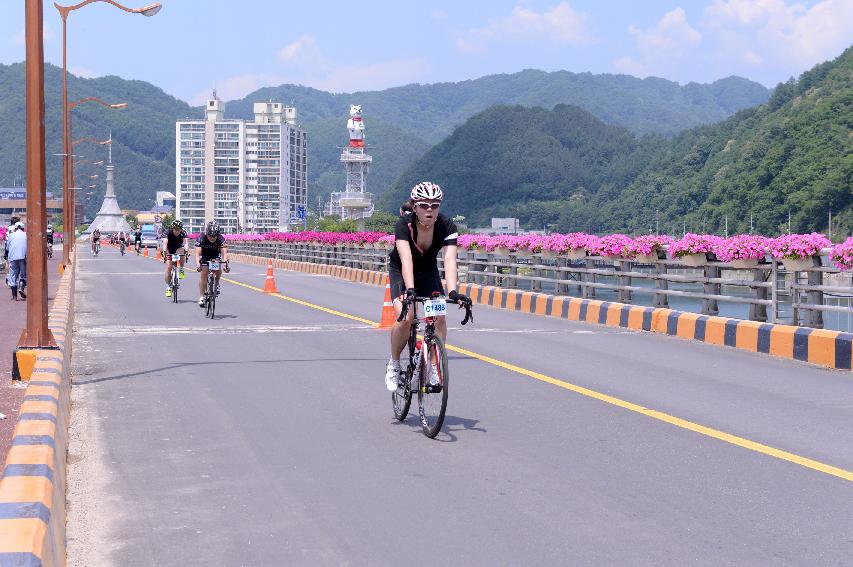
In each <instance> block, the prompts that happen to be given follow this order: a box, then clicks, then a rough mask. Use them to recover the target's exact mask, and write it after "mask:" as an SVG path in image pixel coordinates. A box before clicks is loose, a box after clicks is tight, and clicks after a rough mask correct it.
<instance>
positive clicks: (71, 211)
mask: <svg viewBox="0 0 853 567" xmlns="http://www.w3.org/2000/svg"><path fill="white" fill-rule="evenodd" d="M91 1H95V2H97V1H100V0H91ZM103 1H106V0H103ZM88 102H94V103H97V104H100V105H101V106H103V107H105V108H111V109H113V110H121V109H124V108H127V103H126V102H119V103H109V102H104V101H102V100H101V99H99V98H97V97H93V96H90V97H86V98H81V99H80V100H75V101H71V102H68V101H66V106H67V108H68V115H67V117H66V120H65V123H66V125H67V129H66V135H67V136H68V140H69V141H70V140H71V133H72V132H73V131H74V121H73V120H72V118H73V110H74V109H75V108H77V107H78V106H80V105H81V104H86V103H88ZM83 140H86V138H83V139H81V140H77V141H76V142H75V143H79V142H82V141H83ZM99 143H100V142H99ZM108 143H110V144H111V143H112V142H111V141H109V140H108ZM69 145H70V146H73V145H74V144H73V143H69ZM101 163H103V160H101ZM66 179H67V180H71V181H73V180H74V160H69V162H68V171H67V178H66ZM72 185H73V183H72ZM70 189H71V188H69V192H68V197H69V200H68V201H67V202H68V204H69V205H70V206H69V207H63V212H65V210H67V211H68V217H67V218H63V221H64V222H68V223H69V224H68V228H69V229H70V231H71V233H70V238H69V234H68V232H67V231H68V229H66V238H67V239H69V240H71V241H73V240H74V233H75V224H76V221H77V219H76V218H75V216H76V215H75V214H74V213H75V208H76V206H75V203H74V193H73V191H71V190H70ZM63 228H65V226H64V225H63ZM66 242H67V241H66ZM69 244H71V243H69ZM72 249H73V245H71V246H69V248H68V254H70V253H71V250H72ZM65 253H66V252H65V248H64V247H63V255H64V254H65Z"/></svg>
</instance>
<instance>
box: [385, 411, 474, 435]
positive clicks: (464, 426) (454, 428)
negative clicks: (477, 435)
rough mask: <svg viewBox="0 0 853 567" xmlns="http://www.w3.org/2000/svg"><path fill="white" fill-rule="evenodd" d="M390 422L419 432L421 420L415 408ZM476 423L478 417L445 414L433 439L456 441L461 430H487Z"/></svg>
mask: <svg viewBox="0 0 853 567" xmlns="http://www.w3.org/2000/svg"><path fill="white" fill-rule="evenodd" d="M413 417H414V419H413ZM392 423H394V424H398V425H400V426H409V428H410V429H411V430H412V432H415V433H420V432H421V420H420V418H418V413H417V410H414V412H413V413H410V414H409V417H407V418H406V419H405V420H403V421H397V420H396V419H395V420H394V421H393V422H392ZM478 423H480V420H479V419H467V418H464V417H457V416H455V415H446V416H444V424H443V425H442V426H441V432H440V433H439V434H438V436H437V437H436V438H435V439H434V440H435V441H437V442H439V443H456V441H458V440H459V437H458V436H457V435H456V433H459V432H461V431H479V432H481V433H486V432H487V430H486V429H485V428H483V427H477V424H478Z"/></svg>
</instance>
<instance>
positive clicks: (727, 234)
mask: <svg viewBox="0 0 853 567" xmlns="http://www.w3.org/2000/svg"><path fill="white" fill-rule="evenodd" d="M728 237H729V215H726V238H728Z"/></svg>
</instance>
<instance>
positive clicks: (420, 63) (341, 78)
mask: <svg viewBox="0 0 853 567" xmlns="http://www.w3.org/2000/svg"><path fill="white" fill-rule="evenodd" d="M428 70H429V63H428V62H427V61H426V60H425V59H420V58H415V59H392V60H390V61H380V62H377V63H366V64H354V65H347V66H340V67H335V68H334V69H332V70H331V71H330V72H329V73H328V74H326V75H325V76H323V77H319V78H316V79H314V80H310V81H309V82H308V84H309V85H310V86H312V87H315V88H318V89H322V90H325V91H331V92H354V91H368V90H370V91H372V90H379V89H387V88H389V87H396V86H400V85H405V84H408V83H413V82H417V81H418V79H420V78H422V77H423V76H424V75H425V74H426V73H427V71H428Z"/></svg>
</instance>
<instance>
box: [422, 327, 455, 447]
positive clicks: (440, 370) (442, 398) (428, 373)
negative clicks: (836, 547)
mask: <svg viewBox="0 0 853 567" xmlns="http://www.w3.org/2000/svg"><path fill="white" fill-rule="evenodd" d="M424 349H425V354H424V360H422V361H421V375H420V376H419V377H418V406H419V408H420V414H421V425H422V426H423V432H424V435H426V436H427V437H429V438H430V439H433V438H434V437H435V436H436V435H438V432H439V431H441V425H442V424H443V423H444V413H445V411H446V410H447V386H448V383H449V381H450V372H449V371H448V368H447V352H446V351H445V349H444V343H443V342H442V340H441V338H439V337H437V336H432V337H429V339H426V340H425V341H424Z"/></svg>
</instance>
